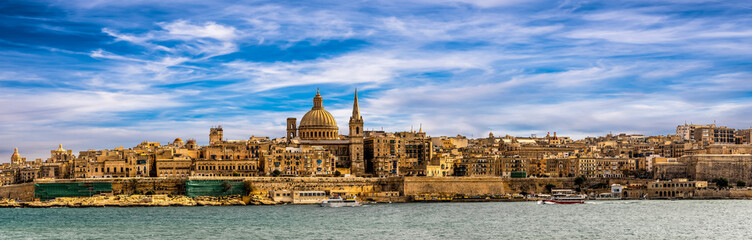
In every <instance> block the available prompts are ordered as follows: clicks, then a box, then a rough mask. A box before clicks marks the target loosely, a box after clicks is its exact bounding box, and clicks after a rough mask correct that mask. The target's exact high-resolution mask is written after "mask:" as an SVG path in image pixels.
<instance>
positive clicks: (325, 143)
mask: <svg viewBox="0 0 752 240" xmlns="http://www.w3.org/2000/svg"><path fill="white" fill-rule="evenodd" d="M353 99H354V100H353V112H352V116H350V122H349V126H350V129H349V133H348V135H347V136H345V137H340V136H339V127H338V126H337V121H336V120H335V119H334V117H333V116H332V114H331V113H329V112H328V111H326V109H324V105H323V103H324V98H323V97H321V94H320V93H319V90H318V89H316V96H314V97H313V107H312V108H311V110H310V111H308V112H307V113H306V114H305V115H303V118H302V119H300V124H297V119H296V118H287V141H288V143H290V144H293V145H295V144H297V145H299V146H302V147H314V146H320V147H323V148H324V149H327V150H329V151H330V152H331V153H333V154H334V155H335V156H337V168H350V172H351V173H352V174H354V175H363V174H365V163H364V161H363V117H361V116H360V109H359V106H358V90H357V89H356V90H355V96H354V98H353Z"/></svg>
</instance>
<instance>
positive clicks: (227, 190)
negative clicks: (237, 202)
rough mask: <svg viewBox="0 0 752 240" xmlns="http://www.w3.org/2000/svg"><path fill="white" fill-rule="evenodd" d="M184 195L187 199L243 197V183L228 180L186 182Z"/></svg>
mask: <svg viewBox="0 0 752 240" xmlns="http://www.w3.org/2000/svg"><path fill="white" fill-rule="evenodd" d="M185 195H186V196H188V197H199V196H212V197H222V196H230V195H245V188H244V184H243V182H238V181H228V180H187V181H185Z"/></svg>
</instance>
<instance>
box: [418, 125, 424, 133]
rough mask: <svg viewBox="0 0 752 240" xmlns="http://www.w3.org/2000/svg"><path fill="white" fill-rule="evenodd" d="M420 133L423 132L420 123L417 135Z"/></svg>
mask: <svg viewBox="0 0 752 240" xmlns="http://www.w3.org/2000/svg"><path fill="white" fill-rule="evenodd" d="M422 132H423V124H422V123H421V124H420V128H419V129H418V133H422Z"/></svg>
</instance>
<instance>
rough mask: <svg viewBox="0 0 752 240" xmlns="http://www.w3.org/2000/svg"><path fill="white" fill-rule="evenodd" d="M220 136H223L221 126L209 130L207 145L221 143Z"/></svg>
mask: <svg viewBox="0 0 752 240" xmlns="http://www.w3.org/2000/svg"><path fill="white" fill-rule="evenodd" d="M222 135H224V134H223V131H222V125H219V126H217V127H213V128H211V129H210V130H209V145H214V144H219V143H222V137H223V136H222Z"/></svg>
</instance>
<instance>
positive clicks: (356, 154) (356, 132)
mask: <svg viewBox="0 0 752 240" xmlns="http://www.w3.org/2000/svg"><path fill="white" fill-rule="evenodd" d="M349 125H350V135H349V138H350V172H351V173H352V174H353V175H356V176H362V175H364V174H365V169H366V168H365V161H364V160H363V117H361V116H360V107H359V106H358V89H355V98H354V100H353V112H352V116H350V124H349Z"/></svg>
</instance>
